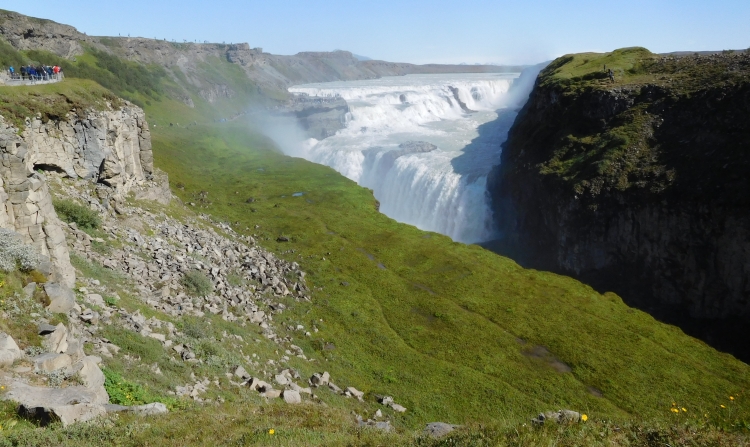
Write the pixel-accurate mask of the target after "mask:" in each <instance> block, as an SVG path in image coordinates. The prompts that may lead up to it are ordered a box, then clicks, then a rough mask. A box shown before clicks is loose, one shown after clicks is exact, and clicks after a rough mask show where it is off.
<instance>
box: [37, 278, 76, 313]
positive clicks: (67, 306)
mask: <svg viewBox="0 0 750 447" xmlns="http://www.w3.org/2000/svg"><path fill="white" fill-rule="evenodd" d="M44 292H45V293H46V294H47V296H48V297H49V300H50V304H49V306H47V310H49V311H50V312H53V313H63V314H64V313H68V312H70V311H71V310H72V309H73V307H74V306H75V304H76V299H75V298H76V297H75V294H74V293H73V291H72V290H70V288H69V287H66V286H64V285H62V284H59V283H55V282H48V283H45V284H44Z"/></svg>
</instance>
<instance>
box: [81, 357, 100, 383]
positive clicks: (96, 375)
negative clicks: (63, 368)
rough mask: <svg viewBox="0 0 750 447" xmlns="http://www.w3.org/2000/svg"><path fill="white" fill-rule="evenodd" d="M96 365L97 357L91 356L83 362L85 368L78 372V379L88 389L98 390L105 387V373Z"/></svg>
mask: <svg viewBox="0 0 750 447" xmlns="http://www.w3.org/2000/svg"><path fill="white" fill-rule="evenodd" d="M96 363H97V362H96V357H90V356H89V357H85V358H84V359H83V360H81V364H82V365H83V367H82V368H81V369H80V371H78V377H79V378H80V379H81V383H83V386H85V387H86V388H89V389H98V388H99V387H102V386H104V379H105V378H104V373H103V372H102V370H101V369H99V366H98V365H97V364H96Z"/></svg>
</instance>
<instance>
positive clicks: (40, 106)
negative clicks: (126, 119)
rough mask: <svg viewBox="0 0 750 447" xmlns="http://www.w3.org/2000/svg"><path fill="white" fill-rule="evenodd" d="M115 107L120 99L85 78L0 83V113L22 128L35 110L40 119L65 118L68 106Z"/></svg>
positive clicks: (71, 107)
mask: <svg viewBox="0 0 750 447" xmlns="http://www.w3.org/2000/svg"><path fill="white" fill-rule="evenodd" d="M107 103H109V104H111V105H112V106H114V107H117V106H118V105H119V104H121V103H122V100H121V99H120V98H119V97H117V96H115V95H114V94H112V92H110V91H109V90H107V89H105V88H103V87H101V86H100V85H99V84H97V83H96V82H93V81H89V80H86V79H70V80H66V81H65V82H63V83H59V84H46V85H34V86H15V87H13V86H11V87H8V86H0V114H2V116H3V117H4V118H5V119H6V120H8V121H9V122H10V123H12V124H13V125H15V126H16V127H19V128H23V127H24V121H25V119H26V118H27V117H33V116H35V115H36V114H37V113H40V114H41V115H42V120H43V121H45V122H46V121H47V120H50V119H53V120H60V119H62V120H64V119H66V118H67V115H68V113H69V112H70V111H71V110H78V111H80V112H83V111H84V110H89V109H105V108H107Z"/></svg>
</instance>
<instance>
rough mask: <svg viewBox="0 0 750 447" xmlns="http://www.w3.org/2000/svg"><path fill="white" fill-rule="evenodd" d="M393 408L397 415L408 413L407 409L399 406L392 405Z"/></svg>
mask: <svg viewBox="0 0 750 447" xmlns="http://www.w3.org/2000/svg"><path fill="white" fill-rule="evenodd" d="M391 408H393V411H395V412H396V413H405V412H406V408H405V407H402V406H401V405H399V404H391Z"/></svg>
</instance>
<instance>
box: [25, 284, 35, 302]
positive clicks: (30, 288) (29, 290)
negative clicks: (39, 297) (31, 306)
mask: <svg viewBox="0 0 750 447" xmlns="http://www.w3.org/2000/svg"><path fill="white" fill-rule="evenodd" d="M35 291H36V283H35V282H30V283H28V284H26V286H25V287H24V288H23V296H24V298H26V299H30V298H31V297H33V296H34V292H35Z"/></svg>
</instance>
